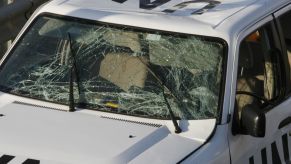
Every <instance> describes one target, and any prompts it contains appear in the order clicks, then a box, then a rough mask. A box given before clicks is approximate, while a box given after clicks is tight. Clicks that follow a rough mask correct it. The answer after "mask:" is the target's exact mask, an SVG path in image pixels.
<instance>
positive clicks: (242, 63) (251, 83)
mask: <svg viewBox="0 0 291 164" xmlns="http://www.w3.org/2000/svg"><path fill="white" fill-rule="evenodd" d="M239 54H240V56H239V68H238V71H239V72H238V79H237V91H244V92H250V93H255V94H257V95H258V96H262V95H263V94H264V82H263V79H262V76H263V75H264V73H263V70H262V69H261V68H263V67H262V63H263V61H262V60H263V59H262V55H263V54H262V51H261V50H260V45H259V44H258V43H255V42H251V41H243V42H242V43H241V45H240V51H239ZM236 100H237V107H238V112H239V115H240V113H241V110H242V109H243V107H244V106H246V105H248V104H252V103H257V102H258V100H257V99H255V98H254V97H253V96H250V95H246V94H237V96H236Z"/></svg>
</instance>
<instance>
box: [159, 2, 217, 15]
mask: <svg viewBox="0 0 291 164" xmlns="http://www.w3.org/2000/svg"><path fill="white" fill-rule="evenodd" d="M193 3H208V5H206V6H204V7H203V8H201V9H198V10H196V11H194V12H192V13H191V14H192V15H194V14H199V15H201V14H203V13H205V12H207V11H208V10H210V9H212V8H214V7H216V6H217V5H219V4H220V3H221V2H219V1H216V0H192V1H187V2H182V3H180V4H177V5H175V6H174V7H172V8H170V9H166V10H164V11H163V12H166V13H173V12H175V11H177V10H179V9H182V8H185V7H187V6H188V5H189V4H193Z"/></svg>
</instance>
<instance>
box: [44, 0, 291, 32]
mask: <svg viewBox="0 0 291 164" xmlns="http://www.w3.org/2000/svg"><path fill="white" fill-rule="evenodd" d="M288 2H289V3H290V1H289V0H189V1H185V0H155V1H153V0H152V1H151V0H101V1H96V0H53V1H51V2H50V3H48V4H47V5H46V6H44V7H43V8H42V9H41V10H40V11H39V12H51V13H55V14H60V15H69V16H73V17H80V18H86V19H93V20H98V21H101V22H109V23H115V24H125V25H129V26H138V27H143V28H153V29H157V30H166V31H175V32H183V33H193V34H201V35H209V36H217V37H222V36H221V35H220V33H221V31H224V32H228V33H229V32H230V31H232V30H233V29H234V28H237V27H236V26H237V25H239V26H241V25H242V23H243V22H250V21H251V20H253V19H255V18H256V17H259V16H261V15H262V14H263V13H266V12H269V11H270V10H273V9H274V8H278V6H282V5H284V4H287V3H288ZM179 4H180V5H179ZM239 13H240V14H239Z"/></svg>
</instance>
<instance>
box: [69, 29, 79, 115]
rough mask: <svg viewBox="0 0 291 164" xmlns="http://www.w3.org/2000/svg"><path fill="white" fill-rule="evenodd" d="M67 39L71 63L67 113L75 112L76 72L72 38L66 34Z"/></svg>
mask: <svg viewBox="0 0 291 164" xmlns="http://www.w3.org/2000/svg"><path fill="white" fill-rule="evenodd" d="M68 37H69V46H70V56H71V57H70V61H71V68H70V82H69V112H74V111H76V109H75V102H74V74H75V75H77V74H78V73H77V72H76V71H77V70H76V59H75V54H74V52H73V47H72V38H71V35H70V33H69V32H68Z"/></svg>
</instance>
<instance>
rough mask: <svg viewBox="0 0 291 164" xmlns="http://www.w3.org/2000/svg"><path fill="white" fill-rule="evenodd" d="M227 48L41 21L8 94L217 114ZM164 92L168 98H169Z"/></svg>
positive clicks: (117, 108)
mask: <svg viewBox="0 0 291 164" xmlns="http://www.w3.org/2000/svg"><path fill="white" fill-rule="evenodd" d="M223 48H224V47H223V44H222V43H221V42H218V41H217V40H213V39H210V38H207V37H201V36H193V35H186V34H177V33H169V32H167V33H166V32H159V31H153V30H142V29H134V28H132V27H124V26H113V25H107V24H97V23H89V22H88V21H84V20H77V19H64V18H62V19H60V18H52V17H39V18H38V19H37V20H36V21H35V22H34V23H33V25H32V26H31V27H30V28H29V29H28V30H27V32H26V33H25V35H24V37H22V39H21V40H20V41H19V42H18V43H17V45H16V47H15V48H14V50H13V51H12V52H11V53H10V54H9V56H8V58H7V59H6V60H5V62H4V63H3V64H2V66H1V70H0V88H1V90H2V91H3V92H8V93H11V94H16V95H20V96H25V97H30V98H34V99H39V100H44V101H49V102H54V103H59V104H69V90H70V89H69V88H70V69H71V68H72V62H70V61H71V60H72V58H73V59H74V61H75V71H74V75H73V88H74V93H73V94H74V102H75V105H76V106H77V107H80V108H84V109H91V110H98V111H104V112H113V113H117V114H125V115H132V116H139V117H147V118H156V119H169V118H170V116H169V110H168V108H167V104H166V102H165V99H166V100H167V101H168V104H169V105H170V107H171V108H172V110H173V113H174V115H175V117H177V118H180V119H209V118H217V117H218V113H219V111H218V109H219V108H218V106H219V105H218V103H219V99H220V98H219V96H220V92H222V91H221V82H222V72H223V71H222V65H223V63H222V62H223ZM163 93H164V94H163Z"/></svg>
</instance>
